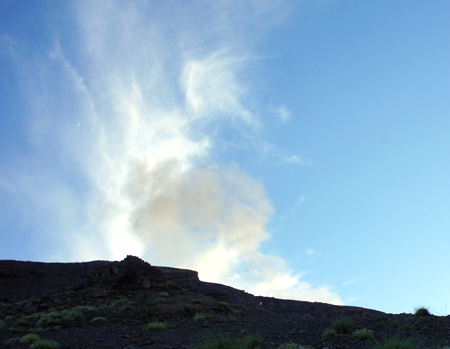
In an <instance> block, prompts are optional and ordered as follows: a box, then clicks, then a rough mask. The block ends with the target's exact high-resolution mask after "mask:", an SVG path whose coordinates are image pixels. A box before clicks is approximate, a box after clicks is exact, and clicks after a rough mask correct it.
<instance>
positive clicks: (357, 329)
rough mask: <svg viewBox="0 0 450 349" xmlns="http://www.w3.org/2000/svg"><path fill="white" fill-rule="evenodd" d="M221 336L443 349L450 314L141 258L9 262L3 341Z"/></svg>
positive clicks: (2, 297)
mask: <svg viewBox="0 0 450 349" xmlns="http://www.w3.org/2000/svg"><path fill="white" fill-rule="evenodd" d="M420 315H424V316H420ZM221 333H222V334H226V335H228V336H230V337H231V338H240V337H246V336H247V337H253V338H254V339H255V338H258V340H257V341H254V342H253V343H254V347H256V346H259V347H261V348H262V349H264V348H279V347H280V346H282V345H283V344H286V343H294V344H295V345H296V346H297V347H299V346H303V347H306V346H310V347H314V348H325V347H327V348H329V349H331V348H372V347H374V345H375V343H376V342H377V341H378V342H380V343H382V342H383V340H387V339H389V338H398V340H399V341H403V342H404V343H406V341H407V339H408V338H412V339H411V340H415V341H416V342H417V343H418V344H415V345H416V347H417V346H420V347H421V348H423V347H430V348H431V347H434V348H439V347H443V346H444V345H447V344H448V343H447V342H448V341H450V326H449V322H448V318H446V317H437V316H432V315H429V314H426V313H422V314H417V315H413V314H385V313H382V312H379V311H376V310H371V309H364V308H358V307H350V306H335V305H330V304H325V303H317V302H305V301H294V300H282V299H276V298H269V297H255V296H254V295H251V294H249V293H246V292H245V291H242V290H237V289H234V288H232V287H229V286H226V285H221V284H214V283H207V282H203V281H200V280H199V278H198V274H197V272H195V271H192V270H184V269H177V268H169V267H156V266H152V265H150V264H149V263H147V262H145V261H143V260H141V259H139V258H137V257H133V256H127V258H125V259H124V260H123V261H120V262H117V261H114V262H110V261H93V262H84V263H39V262H22V261H10V260H2V261H0V347H2V345H3V346H4V347H10V348H28V347H30V345H31V344H27V343H22V342H27V341H28V339H29V338H32V337H33V336H35V337H34V338H35V340H37V339H36V336H38V337H39V338H41V342H42V343H47V344H48V345H49V346H51V345H54V346H56V345H57V344H56V342H57V343H58V346H59V347H60V348H140V347H142V348H161V349H174V348H189V347H191V346H199V345H201V343H204V342H205V341H206V340H207V339H208V338H211V337H213V338H214V337H215V336H218V335H219V334H221ZM27 335H30V336H28V337H27ZM366 337H367V338H366ZM44 339H46V340H47V342H43V341H44ZM30 340H31V339H30ZM52 341H53V342H52ZM403 342H402V343H403ZM255 343H256V344H257V345H256V344H255ZM294 344H293V345H294ZM410 344H411V343H410ZM35 346H36V344H35ZM247 349H254V348H250V347H249V348H247Z"/></svg>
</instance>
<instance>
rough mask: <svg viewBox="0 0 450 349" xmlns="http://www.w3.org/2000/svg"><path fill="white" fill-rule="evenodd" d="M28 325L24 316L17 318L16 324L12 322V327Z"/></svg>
mask: <svg viewBox="0 0 450 349" xmlns="http://www.w3.org/2000/svg"><path fill="white" fill-rule="evenodd" d="M26 325H28V319H27V318H26V317H24V316H22V317H20V318H18V319H17V320H16V322H14V326H26Z"/></svg>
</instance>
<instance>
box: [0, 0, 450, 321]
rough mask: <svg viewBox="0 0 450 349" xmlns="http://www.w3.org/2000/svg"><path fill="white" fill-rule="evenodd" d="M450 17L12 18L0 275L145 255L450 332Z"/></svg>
mask: <svg viewBox="0 0 450 349" xmlns="http://www.w3.org/2000/svg"><path fill="white" fill-rule="evenodd" d="M449 17H450V2H446V1H422V2H417V1H406V0H404V1H403V0H399V1H387V0H377V1H371V0H369V1H339V0H304V1H288V0H286V1H285V0H279V1H273V0H271V1H268V0H267V1H266V0H258V1H253V0H248V1H247V0H241V1H225V0H224V1H220V0H214V1H194V0H192V1H191V0H187V1H164V2H161V1H144V2H139V1H136V2H129V1H120V0H104V1H103V0H95V1H93V0H89V1H87V0H86V1H84V0H80V1H73V2H71V1H64V2H49V1H40V0H39V1H22V0H4V1H1V2H0V96H1V97H0V259H17V260H34V261H86V260H92V259H117V260H121V259H123V258H124V257H125V256H126V255H127V254H134V255H138V256H140V257H141V258H143V259H145V260H147V261H148V262H150V263H151V264H154V265H166V266H173V267H184V268H190V269H195V270H198V271H199V273H200V277H201V278H202V279H203V280H206V281H213V282H221V283H225V284H229V285H231V286H234V287H237V288H241V289H245V290H246V291H248V292H251V293H254V294H256V295H259V294H261V295H270V296H276V297H280V298H291V299H300V300H314V301H321V302H329V303H334V304H348V305H356V306H362V307H367V308H372V309H377V310H382V311H385V312H393V313H400V312H412V311H413V310H414V308H415V307H419V306H428V307H430V311H431V312H433V313H435V314H438V315H444V314H447V313H449V312H450V302H449V299H448V292H447V290H449V289H450V279H449V278H448V277H447V271H448V270H449V269H450V261H449V259H448V258H447V255H448V249H449V247H450V181H449V174H450V137H449V136H450V98H449V93H450V64H449V62H450V45H449V40H448V36H449V33H450V22H449V21H448V18H449Z"/></svg>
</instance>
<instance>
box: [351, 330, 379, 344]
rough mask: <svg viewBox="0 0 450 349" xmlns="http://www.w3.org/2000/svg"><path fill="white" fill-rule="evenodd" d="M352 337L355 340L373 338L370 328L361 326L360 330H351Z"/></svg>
mask: <svg viewBox="0 0 450 349" xmlns="http://www.w3.org/2000/svg"><path fill="white" fill-rule="evenodd" d="M353 338H354V339H356V340H357V341H363V340H366V339H375V336H374V334H373V331H372V330H368V329H367V328H363V329H361V330H356V331H355V332H353Z"/></svg>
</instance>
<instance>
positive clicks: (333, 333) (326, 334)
mask: <svg viewBox="0 0 450 349" xmlns="http://www.w3.org/2000/svg"><path fill="white" fill-rule="evenodd" d="M336 336H337V333H336V331H335V330H333V329H332V328H327V329H325V330H324V331H323V334H322V338H323V339H331V338H334V337H336Z"/></svg>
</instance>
